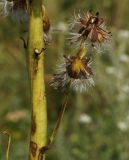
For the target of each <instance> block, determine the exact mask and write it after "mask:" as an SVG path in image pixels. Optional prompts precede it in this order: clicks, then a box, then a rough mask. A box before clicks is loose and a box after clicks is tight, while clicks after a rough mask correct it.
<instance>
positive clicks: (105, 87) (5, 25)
mask: <svg viewBox="0 0 129 160" xmlns="http://www.w3.org/2000/svg"><path fill="white" fill-rule="evenodd" d="M45 4H46V8H47V11H48V15H49V17H50V21H51V26H52V27H53V28H54V29H59V30H61V31H60V32H55V33H52V43H51V45H50V46H49V47H48V49H47V50H46V54H45V81H46V92H47V104H48V137H49V135H50V132H51V130H52V128H53V127H54V124H55V121H56V119H57V116H58V113H59V110H60V105H61V99H63V95H62V94H61V93H60V92H59V91H57V90H54V89H53V88H52V87H50V86H49V82H50V78H51V75H52V73H53V71H54V70H55V65H56V63H57V59H58V57H59V56H60V55H61V54H68V53H69V52H72V53H74V51H75V48H74V47H71V46H70V45H68V43H67V41H66V37H67V32H68V25H67V24H68V20H69V19H70V17H71V16H72V15H73V13H74V11H75V12H76V13H77V12H78V11H79V9H80V10H82V11H87V10H89V9H93V10H94V11H95V12H96V11H99V12H100V15H103V16H105V17H106V19H107V20H108V24H109V25H108V27H109V28H110V30H111V32H112V35H113V37H112V41H111V43H110V46H109V47H110V49H109V50H108V51H103V52H104V53H103V54H97V53H94V55H95V56H93V58H94V62H93V67H94V73H95V83H96V85H95V87H94V88H92V89H89V91H88V92H86V93H83V94H79V93H75V92H74V91H71V94H70V96H69V102H68V108H67V111H66V113H65V116H64V119H63V122H62V125H61V127H60V130H59V133H58V136H57V138H56V142H55V145H54V146H53V148H52V149H51V150H50V151H49V152H48V153H47V160H66V159H67V160H129V20H128V19H129V16H128V15H129V9H128V6H129V1H128V0H122V1H120V0H95V1H93V0H92V1H91V0H46V1H45ZM24 30H26V26H22V25H20V24H19V25H16V24H15V23H14V22H12V21H11V20H10V19H9V18H1V19H0V131H3V130H7V131H9V132H10V133H11V136H12V142H11V151H10V160H17V159H18V160H27V158H28V144H29V132H30V117H31V115H30V112H31V108H30V103H29V99H30V96H29V82H28V73H27V69H26V60H25V56H26V55H25V52H24V49H23V44H22V41H21V40H20V39H19V37H20V36H24V37H26V36H27V35H26V34H25V33H23V31H24ZM6 146H7V137H6V136H4V135H0V159H1V160H4V159H5V149H6Z"/></svg>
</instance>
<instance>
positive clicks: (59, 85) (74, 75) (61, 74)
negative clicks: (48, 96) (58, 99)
mask: <svg viewBox="0 0 129 160" xmlns="http://www.w3.org/2000/svg"><path fill="white" fill-rule="evenodd" d="M85 51H86V50H85V48H80V49H79V51H78V52H77V55H76V56H64V57H63V62H62V63H61V65H59V66H58V71H57V73H56V74H54V76H53V79H52V83H51V85H52V86H54V88H56V89H61V90H64V89H66V88H67V87H68V86H69V87H70V88H73V89H75V90H77V91H80V92H82V91H85V90H87V87H88V86H92V85H94V81H93V72H92V69H91V60H90V59H89V58H87V57H86V56H84V52H85Z"/></svg>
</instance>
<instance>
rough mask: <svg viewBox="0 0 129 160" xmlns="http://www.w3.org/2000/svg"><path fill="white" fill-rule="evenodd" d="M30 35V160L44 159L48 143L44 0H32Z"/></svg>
mask: <svg viewBox="0 0 129 160" xmlns="http://www.w3.org/2000/svg"><path fill="white" fill-rule="evenodd" d="M30 12H31V13H30V22H29V37H28V63H29V74H30V82H31V103H32V127H31V138H30V153H29V159H30V160H42V159H45V157H44V156H43V157H41V156H40V148H42V147H43V146H45V145H46V134H47V111H46V110H47V109H46V94H45V84H44V56H43V55H44V53H43V52H42V53H40V51H41V50H42V49H43V48H44V44H43V17H42V16H43V14H42V0H32V3H31V6H30Z"/></svg>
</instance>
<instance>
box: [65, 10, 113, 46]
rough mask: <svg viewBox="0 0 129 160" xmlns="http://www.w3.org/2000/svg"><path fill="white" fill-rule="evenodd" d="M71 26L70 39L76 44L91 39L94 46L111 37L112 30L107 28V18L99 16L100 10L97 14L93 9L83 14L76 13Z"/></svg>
mask: <svg viewBox="0 0 129 160" xmlns="http://www.w3.org/2000/svg"><path fill="white" fill-rule="evenodd" d="M70 26H71V32H70V37H69V38H68V39H69V40H70V42H71V43H74V44H77V43H79V44H82V43H86V40H87V39H89V40H90V42H91V44H92V46H93V47H94V45H95V44H97V43H99V44H101V43H103V42H105V41H107V40H109V39H110V37H111V32H109V31H107V30H106V29H105V28H106V27H105V19H104V18H102V17H99V12H97V13H96V14H95V15H93V14H92V13H91V11H88V12H87V13H84V14H83V15H81V14H77V15H76V14H75V15H74V19H73V21H72V22H71V23H70Z"/></svg>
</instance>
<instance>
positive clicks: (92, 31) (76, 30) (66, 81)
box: [51, 11, 111, 92]
mask: <svg viewBox="0 0 129 160" xmlns="http://www.w3.org/2000/svg"><path fill="white" fill-rule="evenodd" d="M70 30H71V32H70V37H69V38H68V40H69V41H70V42H71V43H72V44H75V45H76V46H77V47H78V49H77V53H76V55H75V56H70V55H69V56H64V57H63V61H62V62H61V64H60V65H59V66H58V70H57V73H56V74H54V75H53V80H52V83H51V84H52V86H54V87H55V88H56V89H61V90H62V89H67V88H68V87H69V88H73V89H75V90H77V91H80V92H82V91H86V90H87V87H88V86H94V80H93V75H94V74H93V71H92V68H91V64H92V61H91V59H90V58H87V56H86V52H87V49H86V47H87V43H90V44H91V46H92V47H93V48H95V47H96V46H97V45H98V44H100V45H101V44H103V43H105V42H107V41H108V40H109V39H110V36H111V32H109V31H107V30H106V27H105V20H104V18H102V17H100V16H99V13H98V12H97V13H96V14H95V15H93V14H92V13H91V11H88V12H87V13H83V15H81V14H77V15H74V19H73V20H72V22H71V23H70Z"/></svg>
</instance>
